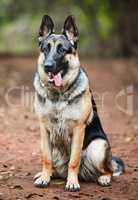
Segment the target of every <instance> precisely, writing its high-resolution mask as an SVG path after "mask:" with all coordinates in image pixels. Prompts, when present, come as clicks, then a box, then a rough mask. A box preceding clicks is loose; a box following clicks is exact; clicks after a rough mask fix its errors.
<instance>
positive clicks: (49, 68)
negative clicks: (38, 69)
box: [44, 65, 54, 72]
mask: <svg viewBox="0 0 138 200" xmlns="http://www.w3.org/2000/svg"><path fill="white" fill-rule="evenodd" d="M53 68H54V66H53V65H45V66H44V70H45V72H53Z"/></svg>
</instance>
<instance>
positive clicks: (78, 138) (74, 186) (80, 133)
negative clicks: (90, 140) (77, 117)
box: [65, 124, 85, 192]
mask: <svg viewBox="0 0 138 200" xmlns="http://www.w3.org/2000/svg"><path fill="white" fill-rule="evenodd" d="M84 132H85V125H84V124H81V125H78V126H77V127H75V128H74V130H73V137H72V145H71V156H70V161H69V166H68V177H67V183H66V186H65V190H67V191H71V192H73V191H79V190H80V185H79V181H78V171H79V165H80V158H81V151H82V146H83V140H84Z"/></svg>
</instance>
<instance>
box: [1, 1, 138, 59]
mask: <svg viewBox="0 0 138 200" xmlns="http://www.w3.org/2000/svg"><path fill="white" fill-rule="evenodd" d="M43 14H48V15H50V16H51V17H52V18H53V20H54V21H55V25H56V28H57V30H58V31H59V32H60V31H61V29H62V25H63V22H64V20H65V18H66V17H67V15H69V14H73V15H75V17H76V20H77V24H78V27H79V31H80V52H81V53H82V55H83V56H94V57H99V56H100V57H122V56H123V57H130V56H137V55H138V26H137V23H138V1H137V0H121V1H120V0H102V1H97V0H59V1H51V0H29V1H23V0H1V1H0V53H3V54H4V53H10V54H18V55H19V54H20V55H21V54H22V55H23V54H32V52H34V53H35V52H36V50H37V33H38V27H39V25H40V21H41V18H42V16H43Z"/></svg>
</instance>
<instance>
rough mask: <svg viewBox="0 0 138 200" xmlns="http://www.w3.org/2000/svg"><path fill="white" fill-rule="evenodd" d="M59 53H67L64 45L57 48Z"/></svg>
mask: <svg viewBox="0 0 138 200" xmlns="http://www.w3.org/2000/svg"><path fill="white" fill-rule="evenodd" d="M57 52H58V53H59V54H62V53H64V52H65V49H64V48H63V46H62V44H59V45H58V46H57Z"/></svg>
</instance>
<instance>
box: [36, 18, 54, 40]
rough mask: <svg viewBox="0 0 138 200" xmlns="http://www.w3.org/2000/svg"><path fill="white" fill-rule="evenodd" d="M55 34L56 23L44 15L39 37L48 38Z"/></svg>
mask: <svg viewBox="0 0 138 200" xmlns="http://www.w3.org/2000/svg"><path fill="white" fill-rule="evenodd" d="M53 32H54V23H53V20H52V19H51V17H49V16H48V15H44V16H43V18H42V22H41V25H40V29H39V37H45V38H46V37H48V36H49V35H50V34H51V33H53Z"/></svg>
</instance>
